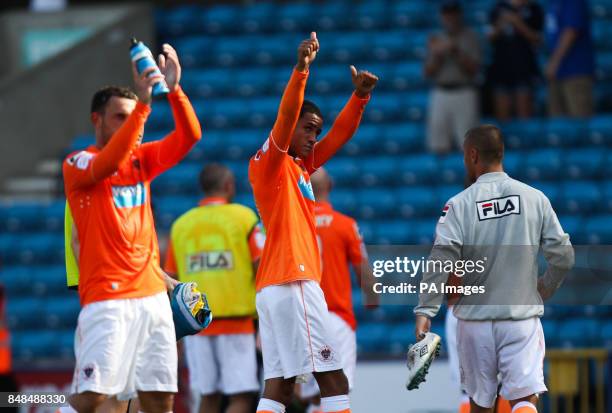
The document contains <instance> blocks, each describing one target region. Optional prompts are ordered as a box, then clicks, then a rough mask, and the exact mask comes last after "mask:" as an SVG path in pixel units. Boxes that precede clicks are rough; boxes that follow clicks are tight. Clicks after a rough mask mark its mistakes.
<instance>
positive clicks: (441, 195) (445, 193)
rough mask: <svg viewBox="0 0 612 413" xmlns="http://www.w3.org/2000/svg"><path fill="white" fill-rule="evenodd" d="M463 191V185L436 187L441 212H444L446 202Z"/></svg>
mask: <svg viewBox="0 0 612 413" xmlns="http://www.w3.org/2000/svg"><path fill="white" fill-rule="evenodd" d="M461 191H463V185H442V186H438V187H436V188H434V192H435V194H436V197H437V199H438V206H439V208H440V209H439V212H438V215H439V214H440V213H442V208H444V205H446V202H447V201H448V200H449V199H451V198H452V197H454V196H455V195H457V194H458V193H460V192H461Z"/></svg>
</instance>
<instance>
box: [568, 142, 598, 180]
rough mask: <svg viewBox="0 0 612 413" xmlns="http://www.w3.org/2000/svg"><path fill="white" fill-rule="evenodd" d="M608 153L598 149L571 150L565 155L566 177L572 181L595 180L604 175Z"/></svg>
mask: <svg viewBox="0 0 612 413" xmlns="http://www.w3.org/2000/svg"><path fill="white" fill-rule="evenodd" d="M605 155H606V152H605V151H602V150H601V149H598V148H585V149H571V150H568V151H567V152H566V153H565V156H564V159H563V161H564V162H563V163H564V165H565V170H564V172H565V176H566V177H567V178H570V179H594V178H599V177H600V176H602V174H603V168H604V162H605V160H606V159H605Z"/></svg>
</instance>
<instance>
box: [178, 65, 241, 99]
mask: <svg viewBox="0 0 612 413" xmlns="http://www.w3.org/2000/svg"><path fill="white" fill-rule="evenodd" d="M238 73H240V72H238ZM236 74H237V73H235V72H234V71H232V70H227V69H191V70H186V71H185V73H184V74H183V75H182V77H181V86H182V87H183V88H184V89H185V92H186V93H187V94H189V96H190V97H191V98H192V99H193V98H206V97H210V96H219V95H225V94H236V93H237V91H236V82H235V77H236ZM204 105H206V103H204Z"/></svg>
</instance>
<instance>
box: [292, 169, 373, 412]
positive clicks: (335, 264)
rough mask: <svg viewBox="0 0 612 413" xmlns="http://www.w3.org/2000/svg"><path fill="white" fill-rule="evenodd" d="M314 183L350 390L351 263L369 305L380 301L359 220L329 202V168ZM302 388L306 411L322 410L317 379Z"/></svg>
mask: <svg viewBox="0 0 612 413" xmlns="http://www.w3.org/2000/svg"><path fill="white" fill-rule="evenodd" d="M311 183H312V189H313V192H314V195H315V198H316V200H317V202H316V204H315V222H316V225H317V237H318V241H319V253H320V254H321V267H322V268H321V271H322V277H321V289H322V290H323V293H324V294H325V301H326V302H327V307H328V308H329V313H330V317H329V322H330V323H331V324H330V329H331V330H332V334H333V335H334V336H335V337H336V342H337V343H338V353H339V354H340V355H341V358H342V370H343V371H344V374H345V375H346V377H347V379H348V383H349V390H350V389H352V388H353V379H354V375H355V366H356V364H357V339H356V336H355V330H356V328H357V320H356V319H355V312H354V311H353V298H352V294H351V293H352V289H351V273H350V268H349V265H350V266H352V267H353V270H354V271H355V275H356V276H357V280H358V283H359V285H360V286H362V289H363V292H364V294H366V295H367V298H366V300H365V303H364V304H365V305H366V306H367V307H368V308H374V307H375V306H376V304H377V303H378V296H377V295H376V294H374V293H373V291H372V270H371V268H370V264H369V262H368V255H367V252H366V249H365V245H364V244H363V240H362V238H361V235H360V233H359V228H358V227H357V223H356V222H355V220H354V219H353V218H351V217H348V216H346V215H344V214H341V213H340V212H338V211H336V210H334V209H333V207H332V205H331V203H330V202H329V194H330V192H331V189H332V180H331V178H330V177H329V175H328V174H327V171H326V170H325V169H323V168H319V169H318V170H317V171H316V172H315V173H314V174H312V176H311ZM300 390H301V391H300V396H301V398H302V399H309V400H311V401H312V403H311V405H310V406H309V408H308V410H307V412H308V413H320V412H321V408H320V406H319V404H320V402H319V400H318V399H319V397H318V396H319V388H318V386H317V384H316V382H315V381H314V379H311V380H309V381H308V382H307V383H305V384H304V385H302V386H301V389H300Z"/></svg>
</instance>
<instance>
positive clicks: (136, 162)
mask: <svg viewBox="0 0 612 413" xmlns="http://www.w3.org/2000/svg"><path fill="white" fill-rule="evenodd" d="M168 99H169V101H170V105H171V107H172V111H173V115H174V121H175V125H176V128H175V130H174V131H173V132H171V133H170V134H169V135H167V136H166V137H165V138H164V139H162V140H159V141H156V142H150V143H146V144H143V145H140V146H137V143H138V140H139V135H140V134H141V131H142V130H143V128H144V124H145V122H146V119H147V117H148V115H149V113H150V111H151V109H150V107H149V106H148V105H144V104H142V103H141V102H138V103H137V104H136V107H135V109H134V111H133V112H132V113H131V114H130V116H129V117H128V118H127V119H126V121H125V123H124V124H123V125H122V126H121V128H120V129H119V130H118V131H117V132H116V133H115V134H114V135H113V136H112V137H111V139H110V141H109V142H108V143H107V144H106V146H105V147H104V148H103V149H102V150H99V149H98V148H96V147H94V146H92V147H89V148H87V149H86V150H83V151H79V152H75V153H72V154H70V155H69V156H68V157H67V158H66V160H65V161H64V164H63V174H64V190H65V193H66V198H67V200H68V203H69V205H70V210H71V212H72V215H73V218H74V223H75V225H76V228H77V234H78V237H79V245H80V252H79V257H78V262H79V271H80V279H79V295H80V300H81V305H82V306H85V305H87V304H89V303H92V302H95V301H101V300H110V299H124V298H136V297H146V296H150V295H154V294H156V293H159V292H162V291H165V289H166V287H165V283H164V277H163V272H162V270H161V268H160V264H159V247H158V243H157V234H156V232H155V225H154V222H153V213H152V211H151V192H150V183H151V181H152V180H153V179H154V178H155V177H156V176H157V175H159V174H161V173H162V172H163V171H165V170H167V169H169V168H171V167H172V166H174V165H175V164H176V163H178V162H179V161H180V160H181V159H182V158H183V157H184V156H185V155H186V154H187V152H188V151H189V150H190V149H191V147H192V146H193V145H194V144H195V143H196V142H197V141H198V140H199V139H200V137H201V128H200V124H199V122H198V119H197V117H196V115H195V112H194V111H193V108H192V107H191V104H190V103H189V100H188V98H187V96H185V94H184V93H183V92H182V91H181V90H180V89H179V90H178V91H176V92H173V93H170V94H168Z"/></svg>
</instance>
